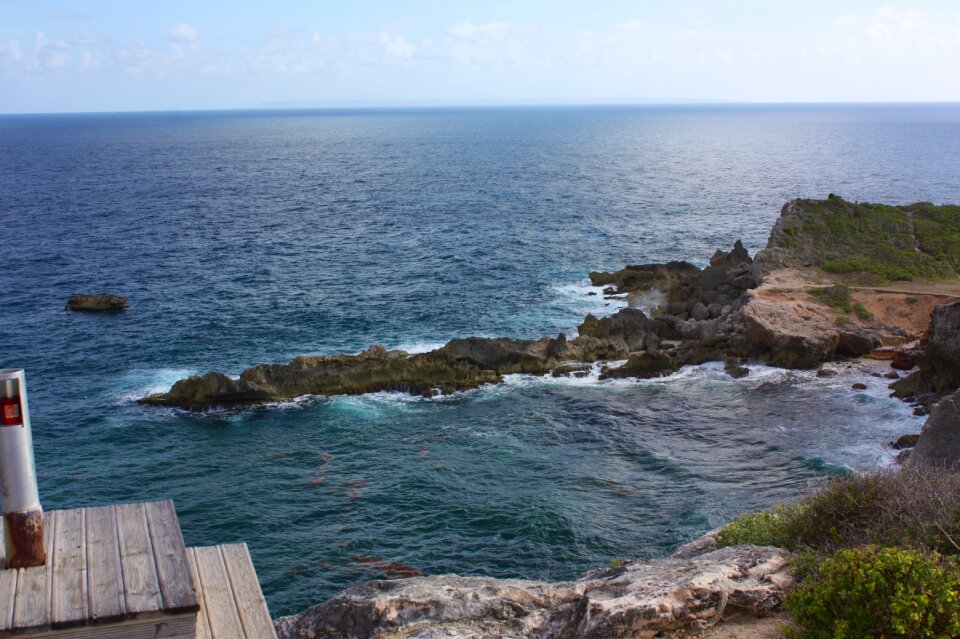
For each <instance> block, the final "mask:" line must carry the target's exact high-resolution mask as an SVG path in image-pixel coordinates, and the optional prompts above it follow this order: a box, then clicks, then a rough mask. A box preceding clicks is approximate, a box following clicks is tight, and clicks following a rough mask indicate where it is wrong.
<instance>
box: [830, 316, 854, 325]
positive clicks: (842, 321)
mask: <svg viewBox="0 0 960 639" xmlns="http://www.w3.org/2000/svg"><path fill="white" fill-rule="evenodd" d="M833 323H834V324H836V325H837V326H845V325H847V324H849V323H850V318H849V317H847V316H846V315H839V316H837V317H835V318H833Z"/></svg>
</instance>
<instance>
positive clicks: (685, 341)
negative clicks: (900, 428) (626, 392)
mask: <svg viewBox="0 0 960 639" xmlns="http://www.w3.org/2000/svg"><path fill="white" fill-rule="evenodd" d="M874 212H875V213H876V215H877V216H885V217H882V219H883V221H884V224H886V225H887V226H886V227H885V228H886V229H887V230H889V229H890V228H891V227H890V223H891V222H890V220H891V219H894V220H895V221H896V220H898V219H899V218H898V217H897V216H898V215H899V216H901V217H904V218H906V217H908V216H909V218H910V224H909V225H908V224H906V223H904V224H902V225H901V226H902V227H903V228H900V227H897V228H896V229H894V230H895V231H896V232H893V231H891V233H892V237H893V239H892V240H890V242H893V245H892V248H890V247H889V246H887V244H884V243H883V242H879V241H877V242H873V241H866V240H862V239H859V240H858V239H857V238H858V237H860V236H857V235H856V233H861V232H862V229H863V228H870V226H871V222H872V220H871V217H870V216H871V215H873V214H874ZM925 212H926V213H925ZM936 213H937V207H932V205H926V204H923V205H921V204H917V205H910V206H909V207H881V206H880V205H861V204H850V203H846V202H844V201H843V200H842V199H840V198H837V197H836V196H831V197H830V198H829V199H828V200H820V201H817V200H794V201H792V202H789V203H787V204H786V205H785V206H784V207H783V210H782V211H781V217H780V219H779V220H778V222H777V224H776V226H775V227H774V229H773V231H772V232H771V235H770V240H769V242H768V244H767V247H766V248H765V249H764V250H762V251H760V252H759V253H758V254H757V255H756V256H755V257H754V258H751V256H750V255H749V254H748V253H747V251H746V250H745V249H744V247H743V245H742V244H741V243H740V242H739V241H738V242H737V243H736V244H735V245H734V247H733V249H732V250H730V251H729V252H724V251H717V253H716V254H715V255H714V256H713V257H712V258H711V260H710V263H709V265H708V266H706V267H705V268H703V269H701V268H698V267H697V266H695V265H693V264H690V263H688V262H668V263H666V264H642V265H631V266H627V267H625V268H624V269H622V270H620V271H616V272H612V273H604V272H594V273H590V279H591V281H592V283H593V284H594V285H595V286H605V287H607V288H606V289H605V290H604V294H605V295H608V296H616V297H626V299H627V300H628V302H633V301H635V300H637V299H640V298H645V299H646V298H649V295H650V292H651V290H655V291H657V292H658V293H659V294H660V295H662V299H663V301H662V303H661V304H660V305H659V307H658V308H657V309H656V310H655V311H654V312H653V313H652V314H651V315H650V316H648V315H647V314H646V313H644V312H643V311H641V310H640V309H638V308H634V307H633V306H632V305H631V306H630V307H628V308H625V309H622V310H620V311H618V312H617V313H615V314H613V315H611V316H609V317H604V318H597V317H594V316H593V315H588V316H587V317H586V318H584V321H583V323H582V324H581V325H580V326H579V327H578V335H577V337H575V338H573V339H567V337H566V335H563V334H561V335H559V336H557V337H544V338H541V339H538V340H518V339H510V338H499V339H490V338H478V337H472V338H467V339H454V340H451V341H450V342H448V343H447V344H445V345H444V346H443V347H441V348H439V349H436V350H433V351H431V352H428V353H422V354H415V355H411V354H408V353H405V352H403V351H388V350H386V349H385V348H383V347H382V346H376V345H375V346H372V347H371V348H369V349H368V350H366V351H363V352H361V353H359V354H357V355H335V356H322V357H297V358H295V359H294V360H293V361H292V362H290V363H289V364H285V365H282V364H265V365H260V366H255V367H253V368H250V369H247V370H246V371H244V372H243V373H242V374H241V375H240V377H239V379H236V380H235V379H232V378H230V377H228V376H227V375H225V374H223V373H216V372H213V373H208V374H206V375H204V376H201V377H190V378H187V379H183V380H180V381H178V382H177V383H176V384H174V386H173V387H172V388H171V389H170V391H168V392H166V393H159V394H156V395H151V396H149V397H145V398H142V399H141V400H139V402H140V403H143V404H147V405H154V406H173V407H177V408H183V409H188V410H206V409H209V408H214V407H221V406H243V405H254V404H262V403H268V402H273V401H278V400H282V399H289V398H294V397H298V396H302V395H309V394H319V395H336V394H360V393H367V392H375V391H383V390H392V391H401V392H407V393H413V394H419V395H425V396H431V395H435V394H447V393H452V392H455V391H459V390H468V389H474V388H478V387H480V386H483V385H485V384H496V383H500V382H502V381H503V376H504V375H507V374H511V373H526V374H532V375H544V374H552V375H554V376H564V375H574V376H576V375H582V374H584V370H585V368H586V367H587V366H588V365H590V364H593V363H596V362H600V364H599V366H600V370H601V373H600V375H601V378H618V377H637V378H648V377H657V376H663V375H669V374H671V373H673V372H675V371H677V370H679V369H680V368H681V367H683V366H685V365H690V364H700V363H703V362H707V361H718V360H719V361H723V362H725V364H726V365H725V370H726V371H727V373H728V374H730V375H731V376H734V377H741V376H743V375H749V372H750V371H749V365H750V364H751V363H764V364H770V365H774V366H779V367H784V368H798V369H820V371H819V374H822V375H823V376H828V375H830V374H832V373H833V371H831V370H830V369H827V368H821V367H822V366H823V365H824V364H825V363H827V362H830V361H832V360H842V359H848V358H859V357H864V356H868V357H872V358H874V359H879V360H884V361H887V362H889V363H890V365H891V367H892V368H893V369H894V371H897V370H899V371H910V372H909V375H907V376H906V377H904V378H902V379H901V378H899V374H895V373H893V372H891V373H890V374H888V376H889V377H890V378H891V379H892V380H893V379H895V378H896V381H895V382H894V383H893V384H891V388H892V389H893V392H894V394H895V395H896V396H898V397H900V398H902V399H904V400H906V401H910V402H913V403H915V404H916V406H917V411H918V412H921V413H922V412H926V411H927V410H929V409H930V408H931V407H932V408H933V414H932V416H931V418H930V419H929V420H928V422H927V424H926V425H925V426H924V430H923V433H922V435H921V436H920V437H919V441H917V438H915V437H911V438H901V440H900V443H899V444H898V447H900V446H901V445H902V447H905V448H908V449H909V448H910V447H911V446H913V445H915V448H913V453H912V455H911V457H910V460H909V462H908V463H910V464H924V463H935V464H937V465H939V466H943V465H947V466H951V465H954V466H955V467H956V466H960V461H958V460H960V426H958V424H960V419H958V415H960V408H958V407H960V392H954V391H955V390H956V389H957V387H958V385H960V373H958V371H960V284H957V283H955V282H945V281H936V282H934V281H928V280H924V279H923V277H918V278H915V279H914V280H913V281H911V282H898V283H896V284H895V285H890V284H888V283H887V282H886V281H883V280H882V278H880V276H879V275H878V273H901V272H909V273H912V272H914V271H916V272H917V273H920V274H921V275H925V274H932V275H930V276H931V277H933V276H936V277H944V276H945V274H947V275H949V274H950V273H952V275H951V277H954V276H957V273H956V271H955V270H952V269H953V266H951V265H950V264H948V263H947V262H946V261H944V259H942V257H941V256H937V255H932V254H931V255H927V254H926V253H924V252H923V251H922V250H921V249H922V247H923V243H922V242H921V241H920V240H919V239H918V238H917V237H915V236H913V235H908V236H904V237H900V236H901V235H904V233H907V231H906V230H904V229H906V228H907V227H908V226H910V225H912V224H913V221H914V220H915V219H916V218H917V217H918V216H923V215H924V214H930V215H935V214H936ZM891 216H893V217H892V218H891ZM833 217H837V218H839V221H838V219H833ZM879 219H880V217H878V220H879ZM878 224H879V222H878ZM844 225H847V226H844ZM848 227H849V228H853V229H854V231H855V232H854V231H850V230H849V228H848ZM878 228H879V226H878ZM838 229H839V230H838ZM897 229H899V230H897ZM872 232H873V233H876V229H874V230H873V231H872ZM913 232H914V231H913V227H912V226H910V229H909V233H913ZM845 233H846V235H845ZM851 233H853V235H850V234H851ZM898 233H899V235H898ZM851 237H852V238H853V239H851ZM903 243H909V247H906V248H904V247H902V246H900V244H903ZM878 246H879V248H878ZM858 250H859V253H858ZM901 250H907V251H912V250H915V251H916V252H917V253H919V254H921V255H920V256H915V255H912V254H909V253H908V255H909V259H907V260H906V263H907V266H903V264H900V263H899V262H897V263H892V264H891V263H888V262H884V261H883V259H886V258H883V259H881V258H882V257H883V256H885V255H887V254H888V253H889V254H890V255H893V256H894V257H897V259H901V258H902V254H901V253H897V252H896V251H901ZM877 256H881V257H877ZM898 256H899V257H898ZM928 258H929V259H928ZM851 265H852V266H851ZM908 267H909V269H914V270H913V271H903V270H897V269H906V268H908ZM878 278H879V279H878ZM921 338H922V339H921ZM624 360H625V363H624ZM614 362H616V363H615V364H614ZM877 374H878V375H879V373H877ZM951 393H953V394H951ZM948 395H949V397H947V396H948ZM944 397H947V399H945V400H943V401H941V402H940V403H937V402H938V400H941V399H942V398H944ZM787 555H788V553H787V552H786V551H784V550H782V549H779V548H773V547H757V546H751V545H741V546H730V547H727V548H722V549H717V548H716V543H715V541H714V539H713V536H712V534H708V535H707V536H705V537H703V538H701V539H699V540H697V541H695V542H692V543H691V544H688V545H686V546H684V547H682V548H680V549H679V550H678V551H677V552H676V553H675V554H674V555H672V556H671V557H669V558H666V559H660V560H649V561H627V562H623V563H619V564H617V565H611V567H609V568H608V569H605V570H599V571H594V572H592V573H589V574H587V575H585V576H584V577H583V578H581V579H579V580H577V581H572V582H558V583H546V582H535V581H525V580H513V579H492V578H479V577H459V576H455V575H444V576H416V577H410V578H406V579H400V580H385V581H373V582H369V583H365V584H361V585H358V586H354V587H352V588H349V589H348V590H346V591H344V592H343V593H341V594H340V595H338V596H336V597H334V598H333V599H330V600H329V601H327V602H324V603H321V604H319V605H317V606H313V607H312V608H309V609H308V610H306V611H304V612H302V613H300V614H298V615H293V616H290V617H284V618H281V619H278V620H276V622H275V623H276V628H277V633H278V636H279V637H280V638H281V639H302V638H311V639H312V638H316V637H329V638H337V639H367V638H371V639H387V638H388V637H389V638H391V639H400V638H414V637H416V638H419V639H435V638H440V637H464V638H469V639H480V638H488V637H489V638H492V637H508V636H510V637H533V638H539V639H547V638H550V639H565V638H568V637H570V638H572V637H598V638H599V637H641V638H643V637H647V638H653V637H687V636H706V637H716V638H718V639H719V638H720V637H733V636H737V637H757V638H759V637H775V636H778V634H777V631H776V624H770V623H767V622H764V621H756V622H754V621H748V622H746V624H740V623H737V624H736V628H735V629H734V630H730V631H729V632H727V631H721V630H720V628H721V627H722V626H723V625H724V624H725V623H727V622H726V620H727V619H728V618H730V617H731V616H733V617H741V618H742V617H743V616H746V617H748V618H749V619H755V618H756V619H759V618H764V617H768V616H770V615H771V614H776V613H777V611H778V609H779V607H780V604H781V602H782V598H783V596H784V594H785V592H786V591H787V589H788V588H789V587H790V586H791V584H792V583H793V577H792V576H791V575H790V573H789V571H788V569H787V565H786V559H787ZM718 622H719V626H716V627H715V625H716V624H718ZM732 627H733V626H731V628H732Z"/></svg>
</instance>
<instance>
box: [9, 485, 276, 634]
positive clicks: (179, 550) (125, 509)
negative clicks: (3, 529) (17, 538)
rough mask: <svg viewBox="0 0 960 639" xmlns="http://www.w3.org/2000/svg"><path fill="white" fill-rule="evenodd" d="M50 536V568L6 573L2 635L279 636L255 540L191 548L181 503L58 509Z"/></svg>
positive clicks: (51, 517)
mask: <svg viewBox="0 0 960 639" xmlns="http://www.w3.org/2000/svg"><path fill="white" fill-rule="evenodd" d="M44 533H45V537H44V542H45V545H46V553H47V563H46V565H44V566H38V567H36V568H21V569H5V568H3V569H0V637H11V636H20V637H23V636H28V637H38V638H39V637H43V638H47V637H49V638H51V639H53V638H55V637H56V638H61V639H87V638H89V639H94V638H96V639H114V638H115V639H120V638H124V639H140V638H141V637H143V638H144V639H147V638H149V639H192V638H194V637H199V638H201V639H275V637H276V634H275V633H274V630H273V623H272V621H271V620H270V614H269V612H268V610H267V605H266V602H265V601H264V599H263V594H262V593H261V591H260V584H259V581H258V580H257V575H256V572H255V571H254V568H253V563H252V562H251V560H250V554H249V553H248V552H247V547H246V545H245V544H239V545H229V546H214V547H209V548H190V549H187V548H186V547H185V546H184V543H183V536H182V534H181V532H180V524H179V522H178V521H177V515H176V511H175V510H174V507H173V502H171V501H159V502H149V503H143V504H120V505H112V506H100V507H96V508H77V509H72V510H55V511H50V512H48V513H45V514H44ZM4 550H5V549H4V547H3V535H2V534H0V557H3V556H5V552H3V551H4Z"/></svg>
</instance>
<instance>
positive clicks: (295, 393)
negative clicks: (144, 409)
mask: <svg viewBox="0 0 960 639" xmlns="http://www.w3.org/2000/svg"><path fill="white" fill-rule="evenodd" d="M499 381H501V378H500V376H499V375H498V374H497V373H496V372H495V371H492V370H486V369H482V368H480V367H478V366H476V365H474V364H471V363H469V362H465V361H459V360H457V359H455V358H453V357H451V356H450V355H448V354H446V353H442V352H439V351H434V352H431V353H423V354H418V355H409V354H408V353H406V352H404V351H388V350H386V349H385V348H384V347H382V346H372V347H370V348H369V349H368V350H366V351H364V352H362V353H360V354H358V355H328V356H317V357H303V356H301V357H297V358H295V359H294V360H293V361H291V362H290V363H289V364H262V365H260V366H255V367H253V368H248V369H247V370H245V371H243V373H242V374H241V375H240V379H239V380H233V379H230V378H229V377H227V376H226V375H224V374H223V373H207V374H206V375H204V376H202V377H190V378H187V379H183V380H180V381H178V382H177V383H176V384H174V385H173V387H172V388H171V389H170V391H169V392H167V393H159V394H156V395H150V396H149V397H145V398H143V399H140V400H138V401H139V402H140V403H141V404H148V405H154V406H175V407H179V408H186V409H189V410H205V409H208V408H213V407H221V406H235V405H238V404H256V403H263V402H269V401H276V400H279V399H291V398H294V397H300V396H302V395H340V394H345V395H358V394H362V393H373V392H377V391H384V390H395V391H402V392H407V393H412V394H417V395H435V394H449V393H452V392H454V391H457V390H467V389H472V388H478V387H479V386H482V385H483V384H491V383H497V382H499Z"/></svg>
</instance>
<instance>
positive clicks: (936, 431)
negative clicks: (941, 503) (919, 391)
mask: <svg viewBox="0 0 960 639" xmlns="http://www.w3.org/2000/svg"><path fill="white" fill-rule="evenodd" d="M908 463H909V464H911V465H916V466H925V467H929V468H949V469H952V470H957V471H960V390H958V391H954V392H953V393H952V394H950V395H948V396H946V397H944V398H943V399H941V400H940V401H939V402H937V403H936V404H934V405H933V408H931V409H930V417H928V418H927V421H926V423H925V424H924V425H923V428H922V429H921V430H920V439H919V440H918V441H917V445H916V446H915V447H914V448H913V450H912V451H911V452H910V457H909V459H908Z"/></svg>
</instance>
